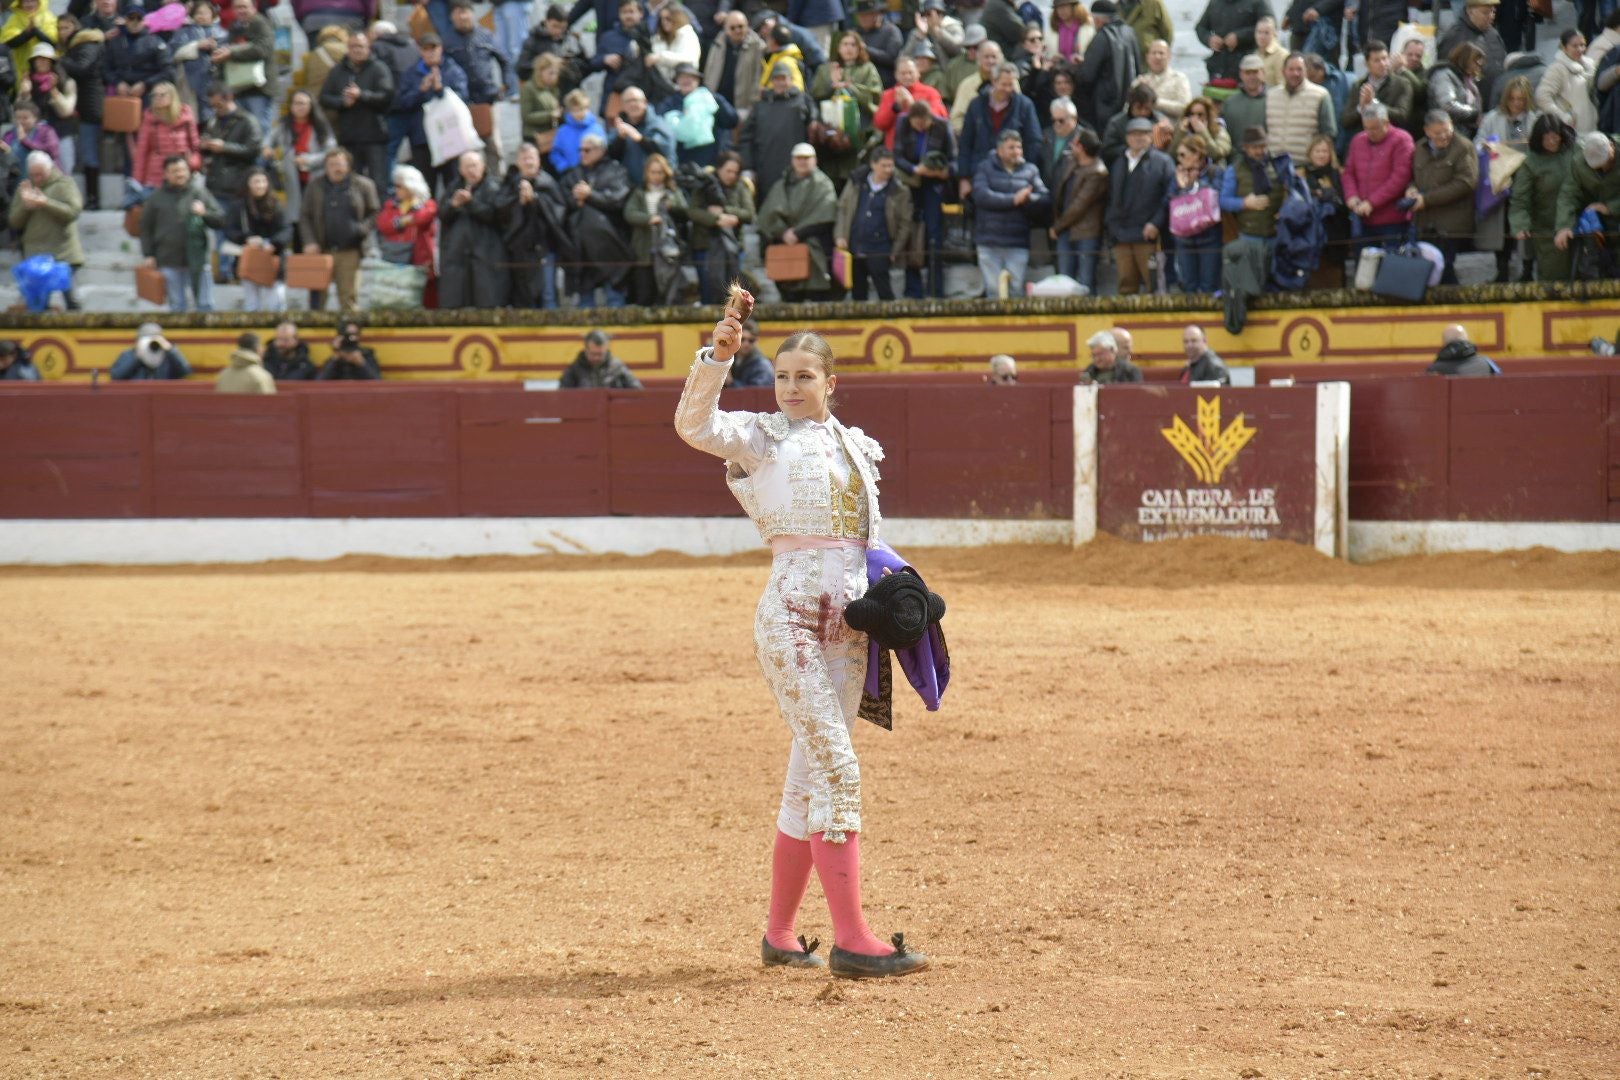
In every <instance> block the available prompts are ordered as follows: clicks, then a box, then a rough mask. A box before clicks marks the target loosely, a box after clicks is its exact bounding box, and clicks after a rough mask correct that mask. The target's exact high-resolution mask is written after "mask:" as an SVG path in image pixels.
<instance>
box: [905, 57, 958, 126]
mask: <svg viewBox="0 0 1620 1080" xmlns="http://www.w3.org/2000/svg"><path fill="white" fill-rule="evenodd" d="M900 59H901V60H910V61H911V62H912V63H913V64H914V65H916V68H917V81H918V82H919V83H921V84H922V85H923V86H926V87H928V88H929V89H930V90H932V91H933V92H934V93H936V94H938V95H939V99H940V107H941V110H942V112H943V113H944V114H945V115H947V116H948V115H949V113H950V110H949V109H947V108H945V107H944V102H945V72H943V71H942V70H940V67H939V54H938V53H937V52H935V51H934V47H933V46H932V45H930V44H929V43H928V42H926V41H915V40H914V41H912V42H910V43H909V44H908V45H907V46H906V47H905V50H904V51H903V52H901V54H900ZM894 77H895V80H896V81H899V79H900V63H899V61H896V62H895V65H894Z"/></svg>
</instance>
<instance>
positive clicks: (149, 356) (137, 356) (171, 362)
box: [107, 322, 191, 382]
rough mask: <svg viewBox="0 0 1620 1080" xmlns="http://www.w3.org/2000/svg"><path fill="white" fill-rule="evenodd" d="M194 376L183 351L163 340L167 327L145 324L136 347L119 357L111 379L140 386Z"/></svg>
mask: <svg viewBox="0 0 1620 1080" xmlns="http://www.w3.org/2000/svg"><path fill="white" fill-rule="evenodd" d="M190 374H191V365H190V364H188V363H186V358H185V357H184V356H182V355H181V353H180V350H179V349H177V348H175V347H174V346H173V345H172V344H170V342H169V339H168V338H166V337H164V336H163V327H161V326H159V325H158V324H157V323H155V322H147V323H141V326H140V329H139V330H136V331H135V345H134V347H132V348H128V349H125V350H124V351H123V352H121V353H119V354H118V359H117V360H114V361H113V366H112V367H111V368H110V369H109V370H108V372H107V377H108V378H109V379H113V380H115V381H117V382H139V381H143V380H147V379H184V378H185V377H186V376H188V375H190Z"/></svg>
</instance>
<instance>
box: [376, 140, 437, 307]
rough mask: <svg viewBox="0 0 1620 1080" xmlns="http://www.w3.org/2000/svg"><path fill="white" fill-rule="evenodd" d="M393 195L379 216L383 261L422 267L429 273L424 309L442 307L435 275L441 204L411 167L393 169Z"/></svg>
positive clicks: (418, 172) (383, 206) (378, 229)
mask: <svg viewBox="0 0 1620 1080" xmlns="http://www.w3.org/2000/svg"><path fill="white" fill-rule="evenodd" d="M393 180H394V193H393V195H391V196H389V198H388V201H387V202H385V203H383V205H382V210H381V211H380V212H379V213H378V214H377V236H378V239H379V240H381V242H382V257H383V258H384V259H387V260H388V261H389V262H392V263H401V264H404V265H409V266H420V267H422V268H423V269H424V270H426V271H427V286H426V287H425V288H424V289H423V290H422V306H423V307H424V308H430V309H431V308H436V307H438V306H439V279H438V275H437V274H435V273H434V272H433V247H434V245H435V244H436V243H437V242H438V237H439V204H438V203H436V202H434V201H433V193H432V192H430V191H429V190H428V186H427V180H426V179H425V178H423V176H422V173H421V172H420V171H419V170H418V169H416V168H414V167H413V166H410V165H396V166H394V177H393Z"/></svg>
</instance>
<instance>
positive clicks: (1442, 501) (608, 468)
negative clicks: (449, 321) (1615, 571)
mask: <svg viewBox="0 0 1620 1080" xmlns="http://www.w3.org/2000/svg"><path fill="white" fill-rule="evenodd" d="M1071 386H1072V377H1070V378H1068V379H1063V380H1048V379H1044V378H1041V379H1036V378H1032V379H1030V380H1027V381H1026V382H1024V383H1021V384H1020V385H1018V386H1016V387H1003V388H994V389H992V388H988V387H986V386H984V385H983V383H982V382H978V381H972V380H970V381H968V382H966V384H964V382H963V380H962V379H961V378H959V377H953V376H950V375H946V376H944V377H941V378H938V379H935V378H930V377H929V376H926V375H909V376H907V377H905V378H898V377H893V378H887V379H885V378H882V377H877V376H868V377H864V378H860V379H849V380H845V381H844V382H843V384H842V386H841V393H840V396H841V398H842V399H843V400H842V404H841V405H840V408H839V415H840V417H842V418H843V419H844V421H845V422H846V423H848V424H850V425H852V426H856V427H861V428H864V429H865V430H866V431H867V433H868V434H870V435H872V436H873V437H875V438H877V439H878V440H879V441H880V442H882V443H883V444H884V446H885V447H886V448H887V449H888V452H889V455H890V456H889V458H888V459H887V460H886V461H884V462H883V465H882V470H883V481H882V494H883V506H884V512H885V513H886V514H888V515H890V516H893V517H964V518H972V517H979V518H1066V517H1067V516H1068V515H1069V513H1070V503H1071V499H1072V491H1073V461H1072V452H1073V451H1072V439H1073V426H1072V420H1071V417H1070V410H1071V405H1070V402H1071ZM1352 387H1353V389H1352V399H1351V442H1350V447H1351V465H1350V487H1351V491H1350V514H1351V517H1353V518H1357V519H1364V520H1397V521H1401V520H1405V521H1419V520H1438V519H1458V520H1461V519H1473V520H1498V521H1507V520H1517V521H1620V375H1610V374H1584V375H1574V374H1571V375H1533V376H1521V377H1512V378H1502V379H1462V380H1449V381H1448V380H1441V379H1435V378H1426V377H1415V376H1394V377H1387V378H1372V379H1358V380H1356V381H1355V382H1353V384H1352ZM287 391H288V392H284V393H281V394H278V395H276V396H274V397H264V398H259V397H232V396H228V395H220V394H216V393H214V392H213V391H212V389H211V388H210V387H208V386H207V385H206V384H190V385H173V384H169V385H151V384H139V385H119V386H111V387H108V386H103V387H101V388H100V389H91V388H89V387H84V386H68V385H60V384H9V385H4V386H0V455H3V460H4V461H5V463H6V464H5V466H4V467H3V468H0V517H5V518H79V517H83V518H118V517H304V516H310V517H352V516H358V517H422V516H427V517H438V516H458V515H471V516H497V517H499V516H543V517H551V516H561V517H568V516H585V515H592V516H594V515H605V514H626V515H676V516H712V515H726V514H735V513H740V510H739V509H738V507H737V505H736V503H735V502H734V501H733V499H732V498H731V495H730V493H729V492H728V491H727V490H726V488H725V486H724V484H723V482H722V466H721V465H720V463H719V462H717V461H716V460H714V459H712V458H710V457H708V456H707V455H704V454H700V453H698V452H696V451H694V450H692V449H690V448H689V447H687V446H685V445H684V444H683V443H681V442H680V440H679V439H678V438H676V436H675V433H674V430H673V428H672V426H671V422H670V421H671V416H672V415H673V413H674V408H675V400H676V397H677V395H678V390H676V389H675V388H662V387H661V388H658V389H653V390H648V391H645V392H642V393H635V392H618V391H568V392H539V393H528V392H525V391H523V390H522V389H520V388H519V387H517V386H516V385H513V384H507V385H487V386H486V385H468V384H466V383H456V384H436V385H435V384H412V385H387V384H384V385H380V386H379V385H375V384H372V385H365V386H354V385H349V386H328V385H297V384H293V385H292V386H290V387H287ZM1133 392H1137V391H1132V390H1130V389H1128V388H1119V389H1112V388H1110V389H1107V390H1105V391H1104V393H1105V394H1115V393H1133ZM723 405H724V407H725V408H728V409H758V410H767V409H770V408H771V407H772V398H771V392H770V391H769V390H745V391H735V392H732V393H728V394H726V395H725V397H724V399H723Z"/></svg>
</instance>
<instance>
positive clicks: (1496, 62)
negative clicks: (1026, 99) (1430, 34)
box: [1434, 0, 1507, 103]
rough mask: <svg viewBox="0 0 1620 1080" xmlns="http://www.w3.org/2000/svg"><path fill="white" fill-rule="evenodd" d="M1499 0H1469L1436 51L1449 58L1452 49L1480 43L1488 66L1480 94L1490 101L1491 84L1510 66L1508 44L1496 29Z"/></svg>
mask: <svg viewBox="0 0 1620 1080" xmlns="http://www.w3.org/2000/svg"><path fill="white" fill-rule="evenodd" d="M1497 3H1498V0H1467V6H1466V7H1464V8H1463V13H1462V18H1460V19H1458V20H1457V21H1456V22H1454V23H1452V24H1451V25H1450V26H1449V27H1447V28H1446V32H1445V33H1444V34H1442V35H1441V36H1440V40H1439V41H1437V42H1436V43H1435V46H1434V54H1435V56H1436V57H1437V58H1438V59H1439V60H1445V59H1448V58H1449V57H1450V56H1451V53H1452V50H1454V49H1455V48H1456V47H1457V46H1458V45H1461V44H1462V43H1463V42H1465V41H1471V42H1473V43H1474V44H1475V45H1478V46H1479V47H1480V49H1482V50H1483V51H1484V53H1485V70H1484V72H1483V73H1482V74H1481V75H1480V77H1479V96H1480V97H1481V98H1482V99H1483V100H1484V101H1486V102H1487V103H1488V102H1491V101H1493V100H1495V99H1494V97H1493V95H1492V91H1491V85H1492V84H1493V83H1494V82H1495V81H1496V78H1497V76H1499V75H1501V74H1502V69H1503V68H1504V67H1506V66H1507V45H1506V44H1505V43H1504V42H1503V41H1502V35H1501V34H1499V33H1497V32H1496V7H1497Z"/></svg>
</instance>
